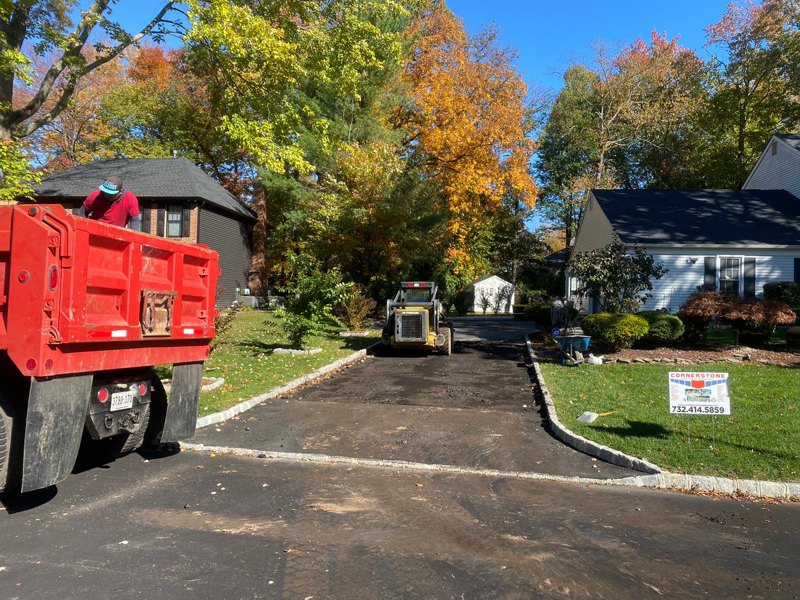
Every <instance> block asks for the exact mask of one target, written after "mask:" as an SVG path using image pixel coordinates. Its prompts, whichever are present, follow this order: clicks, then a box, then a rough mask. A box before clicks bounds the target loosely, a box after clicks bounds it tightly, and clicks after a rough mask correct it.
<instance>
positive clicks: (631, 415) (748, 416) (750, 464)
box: [541, 363, 800, 481]
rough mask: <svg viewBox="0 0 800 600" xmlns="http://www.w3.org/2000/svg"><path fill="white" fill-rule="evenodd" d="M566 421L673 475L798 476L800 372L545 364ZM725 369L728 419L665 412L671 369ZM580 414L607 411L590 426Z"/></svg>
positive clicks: (711, 368) (714, 368)
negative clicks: (578, 418) (727, 374)
mask: <svg viewBox="0 0 800 600" xmlns="http://www.w3.org/2000/svg"><path fill="white" fill-rule="evenodd" d="M541 368H542V373H543V376H544V380H545V384H546V385H547V388H548V389H549V390H550V393H551V394H552V396H553V402H554V403H555V406H556V410H557V412H558V417H559V419H560V420H561V422H562V423H564V425H565V426H567V427H568V428H569V429H571V430H572V431H574V432H575V433H578V434H580V435H582V436H584V437H586V438H588V439H591V440H594V441H596V442H600V443H601V444H604V445H606V446H610V447H612V448H615V449H617V450H620V451H622V452H625V453H627V454H630V455H633V456H638V457H640V458H644V459H646V460H649V461H651V462H654V463H656V464H657V465H659V466H661V467H663V468H665V469H667V470H669V471H673V472H685V473H692V474H698V475H717V476H722V477H733V478H739V479H768V480H774V481H800V459H798V451H800V369H790V368H785V367H771V366H762V365H744V364H742V365H737V364H729V363H724V364H704V365H696V366H689V367H685V366H684V367H678V366H677V365H671V366H668V365H646V364H643V365H639V364H630V365H624V364H611V365H603V366H588V365H584V366H581V367H579V368H574V367H565V366H562V365H559V364H552V363H542V364H541ZM679 369H680V370H682V371H700V372H725V373H729V374H730V391H731V415H730V416H718V417H711V416H687V415H672V414H670V413H669V391H668V389H669V385H668V373H669V372H670V371H676V370H679ZM584 411H592V412H596V413H605V412H612V414H610V415H608V416H605V417H600V418H598V419H597V420H596V421H595V422H594V423H582V422H579V421H576V420H575V419H576V418H577V417H578V416H579V415H580V414H581V413H582V412H584Z"/></svg>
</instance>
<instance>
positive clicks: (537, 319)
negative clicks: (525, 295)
mask: <svg viewBox="0 0 800 600" xmlns="http://www.w3.org/2000/svg"><path fill="white" fill-rule="evenodd" d="M551 309H552V307H551V306H550V305H549V304H529V305H528V306H526V307H525V320H526V321H533V322H534V323H536V324H537V325H539V326H540V327H543V328H545V329H548V330H549V329H550V311H551Z"/></svg>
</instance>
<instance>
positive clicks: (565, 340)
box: [554, 335, 591, 364]
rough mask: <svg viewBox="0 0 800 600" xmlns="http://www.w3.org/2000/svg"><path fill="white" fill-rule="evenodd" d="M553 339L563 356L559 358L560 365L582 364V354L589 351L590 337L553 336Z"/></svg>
mask: <svg viewBox="0 0 800 600" xmlns="http://www.w3.org/2000/svg"><path fill="white" fill-rule="evenodd" d="M554 339H555V340H556V342H558V346H559V348H561V353H562V354H563V355H564V356H563V357H562V358H561V364H566V363H567V362H570V363H573V364H580V363H582V362H583V353H584V352H585V351H586V350H588V349H589V341H590V340H591V337H590V336H588V335H558V336H554Z"/></svg>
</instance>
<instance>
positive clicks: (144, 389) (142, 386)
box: [139, 383, 147, 396]
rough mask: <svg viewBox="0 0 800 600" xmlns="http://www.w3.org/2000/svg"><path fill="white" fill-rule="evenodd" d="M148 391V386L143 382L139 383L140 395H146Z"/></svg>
mask: <svg viewBox="0 0 800 600" xmlns="http://www.w3.org/2000/svg"><path fill="white" fill-rule="evenodd" d="M146 393H147V386H146V385H145V384H143V383H140V384H139V395H140V396H144V395H145V394H146Z"/></svg>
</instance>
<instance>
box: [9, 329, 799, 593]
mask: <svg viewBox="0 0 800 600" xmlns="http://www.w3.org/2000/svg"><path fill="white" fill-rule="evenodd" d="M456 327H457V328H458V329H457V335H456V340H457V341H458V342H459V343H458V344H457V345H456V353H454V354H453V356H450V357H442V356H395V355H391V356H377V357H370V358H368V359H366V360H364V361H363V362H361V363H359V364H356V365H354V366H353V367H351V368H349V369H345V370H344V371H342V372H340V373H338V374H336V375H334V376H333V377H331V378H328V379H326V380H325V381H323V382H320V383H319V384H317V385H313V386H309V387H306V388H304V389H301V390H299V391H297V392H295V393H294V394H293V395H291V396H286V397H285V398H281V399H276V400H275V401H272V402H270V403H266V404H264V405H263V406H259V407H257V408H255V409H253V410H252V411H250V412H248V413H245V414H243V415H241V416H240V417H239V418H237V419H234V420H232V421H230V422H228V423H224V424H221V425H218V426H211V427H210V428H206V429H205V430H200V431H199V432H198V434H197V435H196V437H195V439H194V440H193V441H194V442H195V443H206V444H212V443H213V444H215V445H222V446H231V447H240V448H249V449H252V450H265V451H266V450H270V451H285V452H298V453H304V452H314V453H317V454H320V453H323V454H328V455H331V456H350V457H355V458H390V459H393V460H404V461H414V462H424V463H427V462H436V463H437V464H448V465H452V466H465V467H481V468H491V469H498V470H532V471H537V472H541V473H555V474H570V475H581V476H583V477H607V478H614V477H618V476H621V475H628V474H630V472H628V471H625V470H623V469H618V468H616V467H611V466H609V465H604V464H597V461H592V460H591V459H589V458H588V457H585V456H583V455H580V454H577V453H575V452H573V451H571V450H569V449H566V448H564V447H563V446H560V445H559V444H557V443H555V442H553V441H552V440H551V439H550V438H549V437H548V436H547V434H546V432H545V431H543V430H542V428H541V419H540V417H539V416H538V412H536V410H535V409H531V403H532V390H531V387H530V386H531V382H530V379H529V378H528V374H527V369H526V368H525V367H524V365H523V364H522V362H521V360H520V358H521V356H522V345H521V342H522V338H521V336H522V334H523V333H524V332H525V331H524V328H523V329H520V324H518V323H514V322H513V321H509V320H488V321H486V322H485V323H484V324H481V323H480V322H478V321H471V322H470V323H468V324H457V325H456ZM523 327H524V324H523ZM484 332H485V333H484ZM481 338H483V339H487V338H488V339H491V340H492V341H493V342H500V343H498V344H487V343H485V342H481V341H480V340H481ZM502 342H506V343H502ZM509 342H512V343H509ZM523 405H527V408H526V407H524V406H523ZM217 429H218V430H219V431H217ZM4 505H5V511H3V512H0V590H2V592H0V598H37V599H38V598H58V599H65V598H111V597H118V598H138V597H142V598H161V597H172V598H287V599H295V598H297V599H300V600H304V599H306V600H308V599H316V600H319V599H322V598H344V599H351V598H370V599H373V598H561V597H564V598H568V597H578V598H584V597H592V598H601V597H605V598H642V597H690V598H707V597H711V598H721V597H725V598H730V597H739V598H747V597H753V598H797V597H798V593H800V564H799V562H800V561H798V559H799V558H800V505H798V504H764V503H754V502H749V501H746V500H733V499H721V498H706V497H701V496H691V495H684V494H676V493H670V492H663V491H653V490H643V489H633V488H622V487H610V486H603V485H591V484H589V485H587V484H585V483H584V484H576V483H563V482H545V481H530V480H522V479H518V478H514V477H501V476H487V475H477V474H470V473H455V472H446V473H432V472H426V471H422V470H420V471H415V470H413V469H403V470H398V469H395V468H392V467H381V468H377V467H365V466H359V465H347V464H333V463H331V464H325V463H324V462H322V463H320V462H316V463H306V462H303V461H300V460H289V459H287V460H274V459H265V458H242V457H237V456H231V455H226V454H224V453H214V454H213V455H212V453H210V452H180V453H178V454H172V455H168V454H163V455H145V456H143V455H139V454H133V455H129V456H126V457H124V458H121V459H119V460H117V461H115V462H112V463H110V464H107V465H98V464H93V463H92V461H91V460H90V459H89V458H88V457H84V460H82V462H81V464H80V465H79V467H78V468H77V469H76V472H75V473H74V474H73V475H72V476H70V477H69V478H68V479H67V480H66V481H64V482H63V483H61V484H59V485H58V486H57V487H56V488H52V489H49V490H44V491H41V492H37V493H33V494H30V495H27V496H25V497H21V498H19V497H18V498H6V499H5V500H4Z"/></svg>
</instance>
